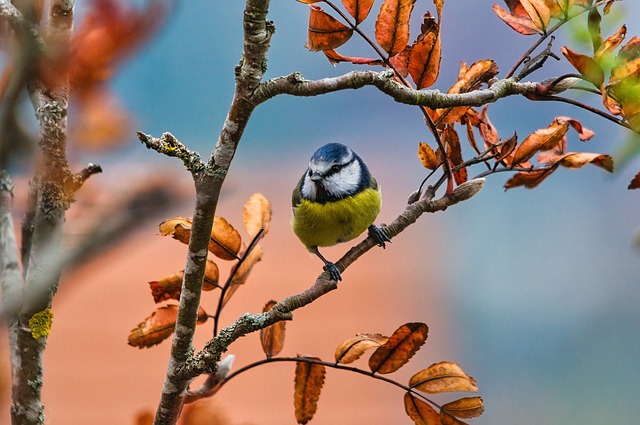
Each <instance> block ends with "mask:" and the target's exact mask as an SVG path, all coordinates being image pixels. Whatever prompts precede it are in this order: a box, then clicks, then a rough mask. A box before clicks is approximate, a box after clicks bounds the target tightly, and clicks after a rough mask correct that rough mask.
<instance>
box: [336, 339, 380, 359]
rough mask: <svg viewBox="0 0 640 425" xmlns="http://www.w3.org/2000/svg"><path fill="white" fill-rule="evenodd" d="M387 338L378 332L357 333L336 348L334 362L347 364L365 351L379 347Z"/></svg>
mask: <svg viewBox="0 0 640 425" xmlns="http://www.w3.org/2000/svg"><path fill="white" fill-rule="evenodd" d="M388 340H389V338H388V337H386V336H382V335H380V334H358V335H356V336H354V337H353V338H349V339H348V340H346V341H344V342H343V343H342V344H340V345H339V346H338V348H336V354H335V358H336V363H342V364H349V363H353V362H355V361H356V360H358V359H359V358H360V357H361V356H362V355H363V354H364V352H365V351H367V350H369V349H370V348H374V347H379V346H381V345H382V344H384V343H386V342H387V341H388Z"/></svg>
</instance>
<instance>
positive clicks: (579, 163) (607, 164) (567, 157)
mask: <svg viewBox="0 0 640 425" xmlns="http://www.w3.org/2000/svg"><path fill="white" fill-rule="evenodd" d="M545 161H546V162H549V163H551V164H558V165H561V166H563V167H566V168H581V167H583V166H585V165H587V164H593V165H595V166H596V167H600V168H602V169H603V170H606V171H608V172H610V173H613V158H611V156H610V155H604V154H599V153H588V152H567V153H564V154H556V155H554V154H549V155H546V156H545Z"/></svg>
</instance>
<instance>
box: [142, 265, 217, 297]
mask: <svg viewBox="0 0 640 425" xmlns="http://www.w3.org/2000/svg"><path fill="white" fill-rule="evenodd" d="M183 277H184V271H181V272H178V273H174V274H172V275H169V276H167V277H164V278H162V279H160V280H154V281H151V282H149V289H151V295H153V301H154V302H155V303H159V302H162V301H166V300H169V299H174V300H179V299H180V292H181V291H182V278H183ZM219 277H220V272H219V270H218V265H217V264H216V263H214V262H213V261H211V260H207V265H206V269H205V272H204V282H203V283H202V290H203V291H211V290H213V289H215V288H217V287H218V279H219Z"/></svg>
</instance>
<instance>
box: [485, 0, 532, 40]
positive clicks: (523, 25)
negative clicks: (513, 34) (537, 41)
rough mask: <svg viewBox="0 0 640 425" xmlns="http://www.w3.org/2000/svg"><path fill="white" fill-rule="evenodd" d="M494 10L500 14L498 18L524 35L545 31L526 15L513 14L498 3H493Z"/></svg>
mask: <svg viewBox="0 0 640 425" xmlns="http://www.w3.org/2000/svg"><path fill="white" fill-rule="evenodd" d="M493 12H494V13H495V14H496V15H498V18H500V19H502V21H503V22H504V23H505V24H507V25H509V26H510V27H511V28H512V29H513V30H515V31H517V32H519V33H520V34H522V35H533V34H543V33H544V32H543V31H542V30H540V29H539V28H537V27H536V25H535V24H534V23H533V21H531V19H530V18H529V17H528V16H526V17H524V16H518V15H514V14H511V13H509V12H507V11H506V10H504V9H503V8H502V7H500V6H498V5H497V4H495V3H494V4H493Z"/></svg>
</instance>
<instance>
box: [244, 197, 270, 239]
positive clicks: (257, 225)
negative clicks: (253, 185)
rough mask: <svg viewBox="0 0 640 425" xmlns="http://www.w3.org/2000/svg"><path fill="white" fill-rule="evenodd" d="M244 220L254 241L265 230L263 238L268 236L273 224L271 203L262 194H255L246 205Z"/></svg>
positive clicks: (245, 226)
mask: <svg viewBox="0 0 640 425" xmlns="http://www.w3.org/2000/svg"><path fill="white" fill-rule="evenodd" d="M242 219H243V220H244V228H245V229H246V230H247V233H248V234H249V236H250V237H251V239H252V240H253V238H254V237H255V236H256V235H257V234H258V232H259V231H260V229H263V228H264V232H262V237H265V236H267V233H268V232H269V224H270V223H271V203H269V201H268V200H267V198H265V197H264V195H262V194H261V193H254V194H253V195H251V197H250V198H249V200H248V201H247V202H245V204H244V209H243V211H242Z"/></svg>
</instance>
